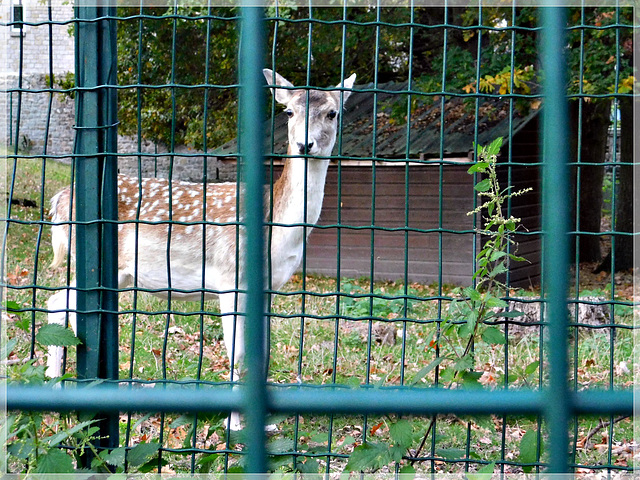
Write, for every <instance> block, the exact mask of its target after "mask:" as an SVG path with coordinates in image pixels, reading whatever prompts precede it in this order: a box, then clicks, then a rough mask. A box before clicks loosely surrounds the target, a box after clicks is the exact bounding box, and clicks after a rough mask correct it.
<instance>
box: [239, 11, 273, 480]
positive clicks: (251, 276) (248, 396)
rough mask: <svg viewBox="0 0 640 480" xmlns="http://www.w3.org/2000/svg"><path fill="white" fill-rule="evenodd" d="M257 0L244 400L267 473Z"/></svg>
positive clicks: (247, 22)
mask: <svg viewBox="0 0 640 480" xmlns="http://www.w3.org/2000/svg"><path fill="white" fill-rule="evenodd" d="M255 5H256V4H255V3H254V2H252V1H251V0H249V1H247V2H245V3H244V5H243V8H242V25H241V38H240V60H239V63H240V72H239V75H240V85H241V87H240V112H239V115H240V117H239V121H240V143H239V147H240V155H241V158H242V165H243V168H244V172H243V175H244V178H245V187H246V190H245V192H244V194H245V195H246V203H245V210H244V216H245V226H246V248H245V251H246V254H245V272H244V279H245V281H246V284H247V302H246V312H245V314H246V319H245V325H246V338H245V339H246V342H247V348H246V351H247V355H246V358H247V377H246V381H247V384H246V389H245V390H244V391H243V398H242V403H243V405H244V412H245V414H246V423H247V425H246V431H247V432H246V433H247V439H249V442H248V444H249V459H248V460H249V461H248V463H247V465H248V468H247V471H248V473H265V472H266V467H267V464H266V449H265V433H264V427H265V418H266V412H267V391H266V376H265V372H266V365H265V362H266V350H265V339H266V335H265V329H266V323H265V299H266V297H265V293H264V289H265V267H264V260H265V257H264V250H263V249H264V239H263V228H264V210H263V194H264V165H263V154H262V148H263V143H264V134H263V131H262V119H263V118H264V112H263V109H264V101H263V85H264V78H263V76H262V72H261V69H262V62H263V55H264V48H263V47H264V31H263V30H264V27H263V25H262V22H263V13H262V9H261V8H260V7H258V6H255Z"/></svg>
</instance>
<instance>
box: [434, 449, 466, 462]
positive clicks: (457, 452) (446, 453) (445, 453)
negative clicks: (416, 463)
mask: <svg viewBox="0 0 640 480" xmlns="http://www.w3.org/2000/svg"><path fill="white" fill-rule="evenodd" d="M436 455H438V456H439V457H442V458H444V459H446V460H458V459H460V458H464V456H465V451H464V450H463V449H461V448H438V449H436Z"/></svg>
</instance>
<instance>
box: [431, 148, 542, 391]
mask: <svg viewBox="0 0 640 480" xmlns="http://www.w3.org/2000/svg"><path fill="white" fill-rule="evenodd" d="M501 147H502V137H499V138H497V139H496V140H494V141H493V142H492V143H491V144H490V145H489V146H480V145H478V147H477V153H478V159H479V161H478V162H477V163H475V164H474V165H473V166H472V167H471V168H469V170H468V173H469V174H471V175H473V174H480V175H481V180H480V181H479V182H478V183H477V184H476V185H475V187H474V188H475V190H476V191H477V192H478V196H479V197H480V198H481V199H483V200H484V202H482V204H481V205H479V206H478V207H477V208H475V209H474V210H472V211H471V212H469V213H467V215H477V214H480V215H482V220H483V223H484V226H483V228H482V229H480V231H479V233H481V234H482V235H483V236H485V237H486V238H487V240H486V241H485V242H484V245H483V246H482V250H481V251H480V253H478V254H477V255H476V271H475V273H474V274H473V277H472V281H473V285H471V286H468V287H466V288H464V289H462V292H461V293H462V295H461V296H460V297H459V298H454V299H453V300H452V301H451V303H450V305H449V308H448V311H447V314H446V316H445V319H444V320H445V321H444V322H443V324H442V328H441V331H440V334H439V339H438V344H440V345H441V346H442V345H444V344H445V343H446V344H447V345H448V346H449V347H450V348H448V349H445V351H447V354H446V355H443V356H440V357H439V358H440V359H441V360H439V363H441V362H443V361H444V360H451V361H452V366H451V367H449V368H447V369H445V370H443V372H442V375H441V379H442V380H443V381H444V382H445V384H451V383H453V382H455V383H468V382H474V383H475V382H476V381H477V379H478V378H479V377H480V375H481V374H482V372H475V371H474V363H475V362H474V355H473V346H474V344H475V343H476V341H477V340H479V339H481V340H483V341H484V342H485V343H487V344H489V345H503V344H505V343H506V342H507V338H506V337H505V335H504V333H503V332H502V331H501V330H500V329H499V328H497V327H495V326H494V325H493V324H491V323H490V322H495V321H496V320H498V319H499V318H505V317H508V318H515V317H519V316H522V315H523V314H522V312H519V311H515V310H512V311H508V304H507V302H506V301H504V300H503V299H501V298H500V294H501V293H503V292H506V291H507V286H506V285H505V284H504V283H503V282H502V281H501V280H500V279H501V278H502V275H504V274H506V273H507V271H508V269H509V263H510V262H512V261H513V262H523V261H526V260H525V259H524V258H523V257H520V256H517V255H516V254H515V253H513V252H514V251H516V249H517V245H516V242H515V241H514V240H513V238H511V237H512V235H513V234H514V233H515V232H516V230H517V229H518V228H519V227H520V226H521V223H520V222H521V219H519V218H516V217H514V216H512V215H510V216H508V217H507V216H506V214H505V211H506V203H507V201H508V200H509V199H510V198H512V197H515V196H518V195H522V194H524V193H527V192H529V191H531V188H525V189H522V190H518V191H514V192H512V191H511V189H510V187H507V188H505V189H501V188H500V184H499V183H498V175H497V171H496V164H497V158H498V154H499V153H500V148H501ZM454 333H455V335H453V334H454ZM454 338H455V339H456V340H457V341H456V340H454Z"/></svg>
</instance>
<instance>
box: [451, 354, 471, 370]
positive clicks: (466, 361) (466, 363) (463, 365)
mask: <svg viewBox="0 0 640 480" xmlns="http://www.w3.org/2000/svg"><path fill="white" fill-rule="evenodd" d="M471 367H473V357H472V356H471V355H465V356H464V357H462V358H461V359H460V360H458V361H457V362H456V364H455V369H456V370H458V371H459V372H461V371H463V370H468V369H470V368H471Z"/></svg>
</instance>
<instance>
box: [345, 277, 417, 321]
mask: <svg viewBox="0 0 640 480" xmlns="http://www.w3.org/2000/svg"><path fill="white" fill-rule="evenodd" d="M343 290H344V292H345V294H346V295H345V296H344V297H342V300H341V308H342V315H344V316H347V317H353V318H388V319H395V318H398V317H401V316H404V315H408V314H409V313H410V312H411V309H412V308H413V306H414V304H415V301H413V300H411V299H404V298H393V297H397V296H402V295H404V294H403V292H390V291H388V290H383V289H379V288H378V289H374V291H373V293H369V291H367V290H365V289H364V288H363V287H361V286H358V285H354V284H352V283H348V282H347V283H344V284H343ZM409 294H411V292H409Z"/></svg>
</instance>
